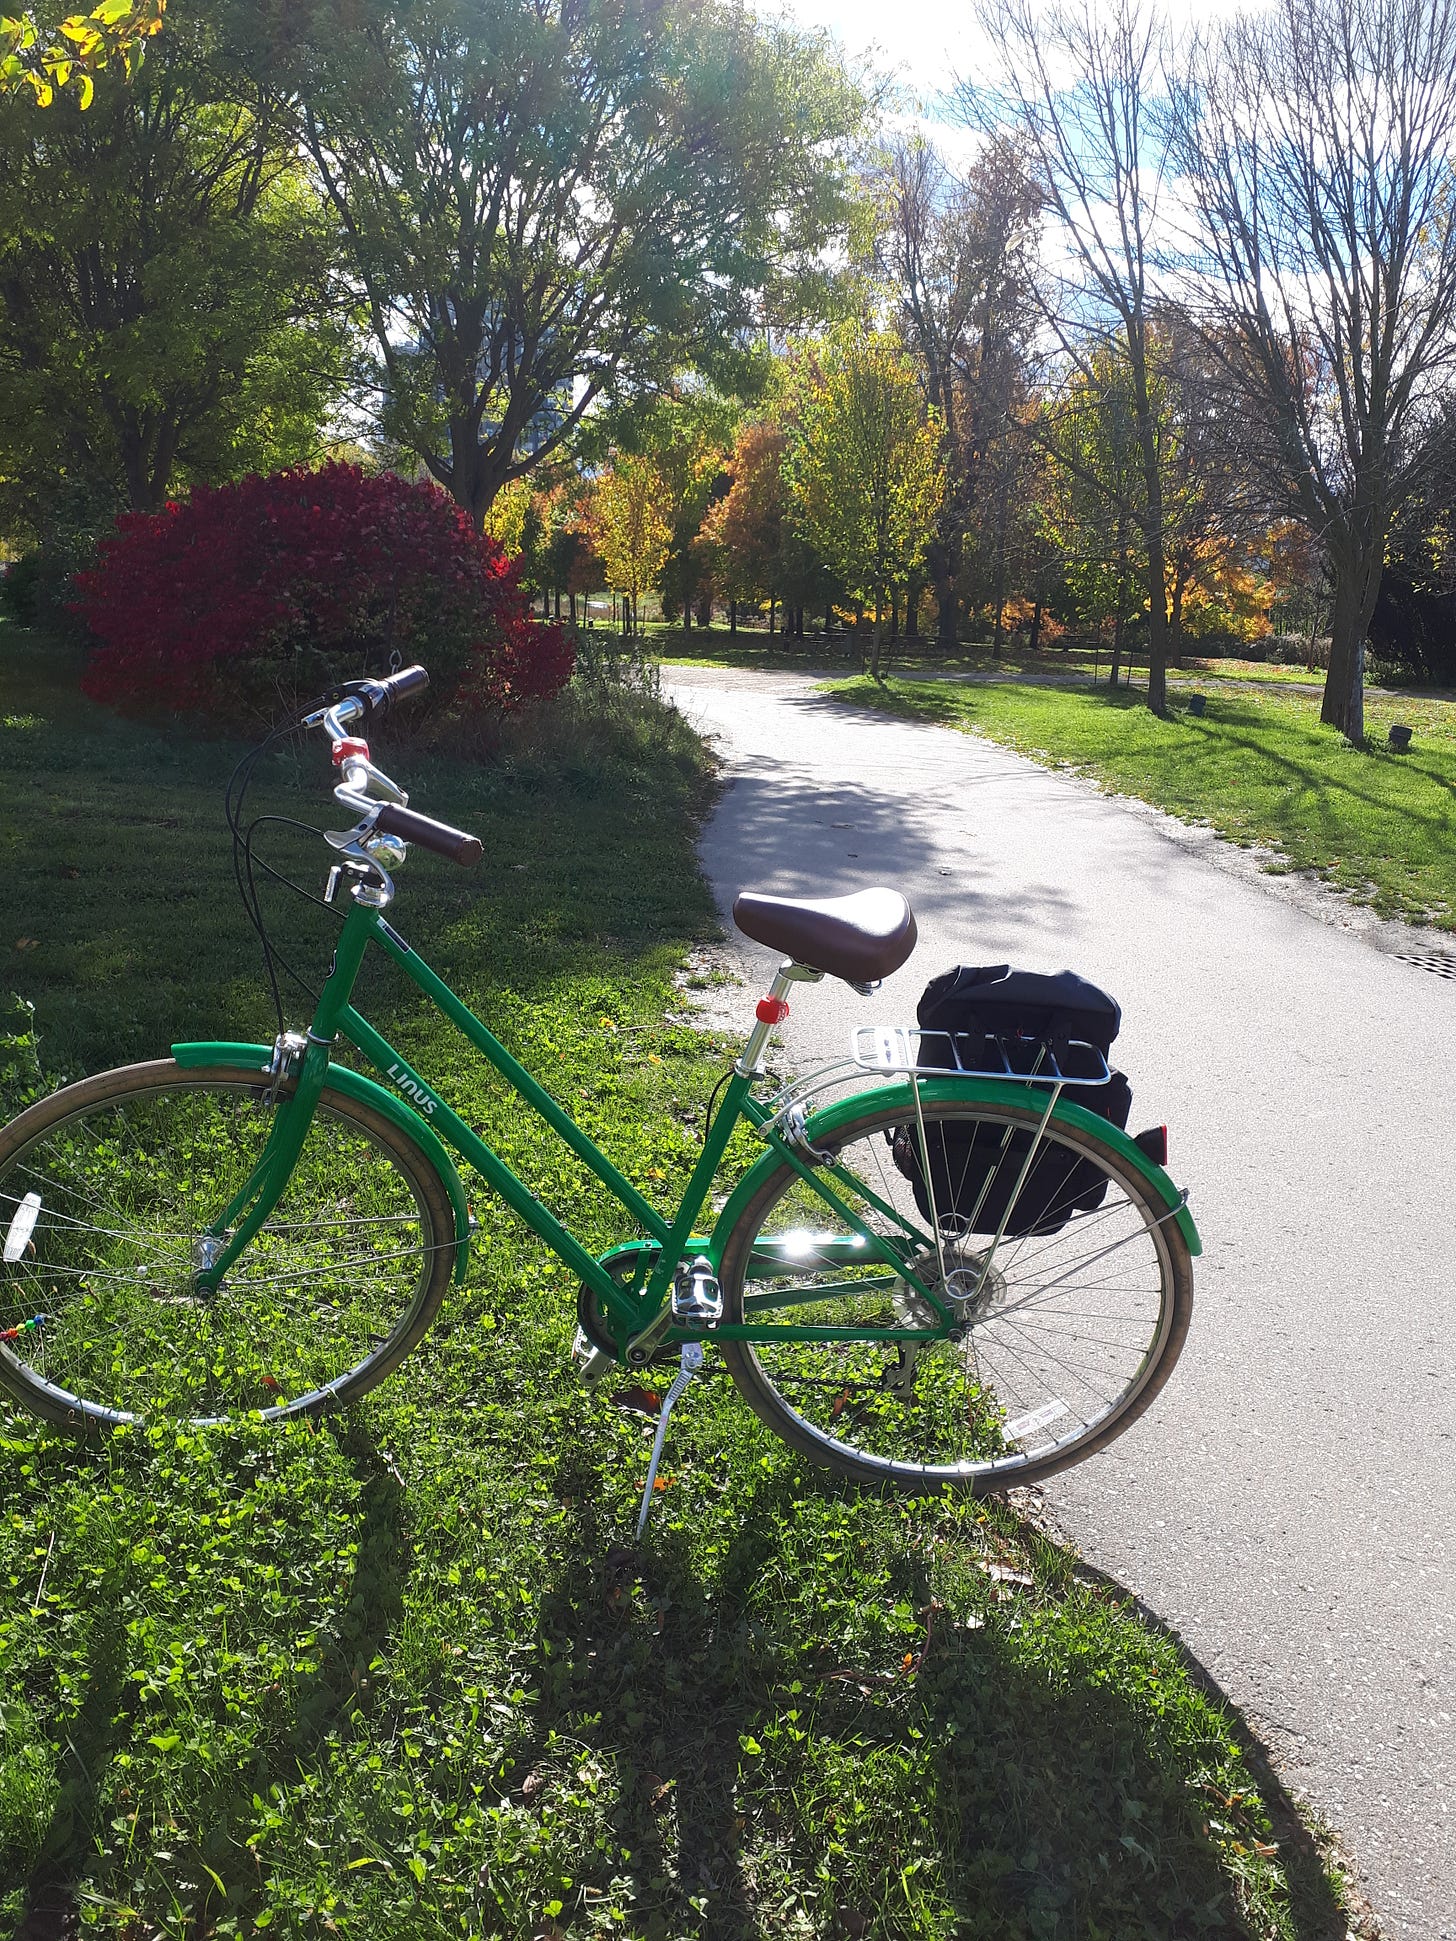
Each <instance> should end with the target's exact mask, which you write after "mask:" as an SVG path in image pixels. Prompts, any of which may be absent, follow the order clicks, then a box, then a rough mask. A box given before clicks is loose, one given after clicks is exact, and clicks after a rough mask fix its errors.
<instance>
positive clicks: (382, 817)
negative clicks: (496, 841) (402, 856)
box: [374, 802, 483, 866]
mask: <svg viewBox="0 0 1456 1941" xmlns="http://www.w3.org/2000/svg"><path fill="white" fill-rule="evenodd" d="M374 827H375V828H376V829H378V830H379V832H380V833H381V835H385V836H402V837H403V838H404V840H405V841H406V842H417V843H418V844H419V845H420V847H421V848H422V849H433V850H434V852H435V854H436V855H437V856H444V857H446V858H447V859H448V860H449V861H450V862H452V863H460V864H461V865H462V866H468V865H469V864H471V863H478V862H479V861H480V858H481V855H482V853H483V851H482V846H481V841H480V837H479V836H471V835H467V834H466V832H465V830H463V829H452V828H451V827H450V825H449V823H448V822H433V821H431V819H430V817H429V816H427V815H418V814H417V813H416V812H415V811H414V810H413V809H402V808H400V806H399V805H398V803H396V802H386V803H385V805H384V807H383V808H382V809H381V810H380V811H379V814H378V815H377V816H376V817H375V818H374Z"/></svg>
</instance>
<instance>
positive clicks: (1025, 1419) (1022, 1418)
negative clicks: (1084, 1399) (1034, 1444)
mask: <svg viewBox="0 0 1456 1941" xmlns="http://www.w3.org/2000/svg"><path fill="white" fill-rule="evenodd" d="M1071 1413H1072V1411H1071V1409H1070V1408H1069V1407H1068V1406H1067V1404H1066V1403H1065V1402H1062V1401H1053V1402H1043V1403H1042V1405H1041V1407H1040V1408H1039V1409H1029V1410H1028V1411H1027V1413H1026V1414H1025V1415H1018V1416H1017V1417H1016V1419H1015V1421H1014V1422H1008V1423H1007V1424H1006V1434H1007V1435H1008V1436H1009V1437H1010V1438H1011V1440H1012V1441H1013V1442H1020V1441H1022V1440H1023V1438H1025V1437H1026V1436H1029V1435H1035V1433H1036V1431H1037V1430H1038V1429H1044V1428H1045V1427H1046V1426H1047V1424H1048V1423H1049V1422H1055V1421H1056V1420H1057V1418H1058V1417H1059V1416H1063V1415H1070V1414H1071Z"/></svg>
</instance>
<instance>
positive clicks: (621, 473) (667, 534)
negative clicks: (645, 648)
mask: <svg viewBox="0 0 1456 1941" xmlns="http://www.w3.org/2000/svg"><path fill="white" fill-rule="evenodd" d="M676 510H677V503H676V496H675V494H674V493H673V490H672V487H671V486H670V485H669V484H668V482H667V480H666V479H665V478H664V477H663V475H662V472H661V471H660V469H659V468H658V466H657V465H656V464H655V463H654V462H653V461H652V459H650V458H646V457H641V458H638V457H618V458H616V459H614V460H613V462H612V465H611V467H610V469H609V470H608V471H606V472H604V473H603V474H602V476H601V477H600V478H599V479H598V480H597V481H596V487H595V490H594V491H593V493H592V503H591V511H590V515H589V529H590V532H591V539H592V544H593V545H594V546H595V548H596V550H597V552H598V553H600V554H601V558H602V564H603V565H604V566H605V567H606V569H607V584H608V586H611V587H615V588H616V589H617V591H618V592H619V593H628V594H630V595H631V596H632V599H633V601H634V602H635V601H636V599H637V596H638V594H639V593H640V592H641V591H642V589H643V588H645V587H647V586H650V585H651V584H652V581H653V580H654V579H655V578H656V577H657V575H658V573H659V572H660V571H661V570H662V564H663V561H664V560H665V559H666V558H667V553H668V548H669V546H671V544H672V521H673V515H674V513H675V512H676Z"/></svg>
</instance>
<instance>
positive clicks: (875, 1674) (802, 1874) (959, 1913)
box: [515, 1456, 1348, 1941]
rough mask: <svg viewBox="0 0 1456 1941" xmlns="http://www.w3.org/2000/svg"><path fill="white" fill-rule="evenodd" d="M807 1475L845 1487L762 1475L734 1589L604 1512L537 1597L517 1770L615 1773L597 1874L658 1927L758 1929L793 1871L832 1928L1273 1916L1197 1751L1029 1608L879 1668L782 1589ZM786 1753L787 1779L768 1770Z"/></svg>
mask: <svg viewBox="0 0 1456 1941" xmlns="http://www.w3.org/2000/svg"><path fill="white" fill-rule="evenodd" d="M589 1481H590V1479H589V1477H588V1476H587V1475H585V1474H580V1475H578V1474H577V1473H576V1472H575V1468H574V1464H573V1460H572V1458H571V1457H570V1456H568V1457H566V1458H565V1459H564V1461H563V1464H562V1467H561V1470H560V1472H559V1474H558V1479H557V1487H558V1490H559V1491H560V1492H561V1493H562V1494H563V1495H565V1496H569V1497H571V1498H572V1499H573V1500H574V1501H576V1502H579V1503H580V1502H587V1503H590V1500H591V1499H590V1496H589V1493H585V1492H587V1491H588V1486H589ZM806 1493H807V1494H813V1495H817V1496H833V1495H835V1494H836V1493H837V1490H836V1486H835V1485H833V1484H827V1483H826V1484H818V1483H816V1482H815V1481H814V1480H813V1479H812V1478H811V1479H809V1480H807V1481H806V1480H805V1479H804V1478H803V1477H802V1476H794V1475H792V1474H789V1475H785V1474H783V1473H782V1472H781V1473H780V1474H779V1475H778V1476H777V1477H776V1478H773V1479H771V1480H770V1479H765V1480H762V1481H760V1482H757V1483H756V1484H755V1485H753V1486H751V1487H750V1488H749V1489H748V1491H747V1492H746V1493H745V1495H744V1497H743V1500H742V1502H741V1505H740V1508H739V1514H738V1517H737V1522H738V1528H739V1534H738V1535H737V1536H736V1538H734V1539H733V1541H732V1543H731V1546H730V1548H729V1550H728V1552H727V1555H726V1556H725V1557H724V1558H723V1560H722V1564H721V1568H720V1570H719V1572H718V1573H717V1575H716V1577H715V1580H714V1581H713V1582H712V1583H711V1584H708V1583H705V1582H704V1581H703V1579H702V1578H701V1576H700V1575H699V1574H698V1573H697V1572H696V1571H695V1569H694V1568H693V1566H692V1565H691V1564H690V1563H689V1561H688V1559H687V1554H686V1546H685V1544H684V1542H683V1540H682V1537H681V1535H680V1534H679V1533H675V1532H673V1531H672V1530H670V1529H669V1530H665V1531H662V1532H660V1533H657V1534H656V1535H655V1536H654V1537H653V1539H652V1540H651V1541H650V1542H649V1544H648V1546H647V1547H645V1548H643V1549H640V1550H635V1549H629V1548H627V1547H625V1546H612V1545H609V1544H608V1543H607V1538H608V1537H609V1536H610V1535H611V1534H613V1533H611V1532H608V1531H606V1530H603V1529H601V1528H599V1527H598V1525H597V1523H596V1520H595V1518H594V1517H593V1516H592V1514H591V1512H590V1510H588V1511H587V1512H586V1513H585V1514H584V1515H583V1517H582V1523H581V1529H580V1537H581V1542H580V1546H579V1549H578V1550H576V1551H575V1552H574V1554H573V1556H572V1558H571V1560H570V1561H569V1563H568V1564H567V1565H566V1566H565V1567H564V1568H563V1569H562V1570H561V1572H560V1573H559V1574H558V1576H557V1578H556V1581H555V1583H554V1585H553V1586H552V1587H551V1588H550V1589H549V1590H548V1592H547V1593H546V1595H545V1596H544V1597H543V1599H542V1602H541V1605H540V1645H539V1658H538V1664H537V1672H536V1677H537V1682H538V1686H539V1694H540V1696H539V1700H538V1703H537V1706H536V1712H535V1720H534V1732H533V1735H532V1739H531V1742H530V1743H529V1744H528V1745H527V1746H526V1747H525V1748H524V1749H522V1750H521V1751H520V1752H519V1755H518V1759H519V1763H518V1766H517V1771H516V1776H515V1785H516V1788H517V1789H518V1791H519V1792H520V1794H521V1796H522V1797H523V1798H525V1799H526V1800H527V1801H528V1802H534V1803H535V1804H536V1805H537V1806H538V1807H547V1808H549V1807H550V1806H551V1804H552V1793H553V1788H554V1787H555V1786H556V1785H557V1784H561V1785H569V1784H570V1777H569V1774H567V1773H565V1772H562V1771H560V1770H557V1771H553V1768H552V1759H553V1754H552V1748H553V1747H556V1748H559V1747H560V1746H562V1745H563V1744H566V1745H569V1746H571V1747H572V1748H573V1754H572V1759H573V1762H574V1761H575V1760H577V1759H579V1758H580V1757H581V1753H582V1749H583V1748H585V1749H588V1750H589V1751H590V1752H591V1753H594V1754H596V1755H598V1756H599V1759H600V1762H601V1764H602V1766H603V1767H604V1768H605V1769H606V1770H607V1771H608V1772H614V1773H615V1775H616V1778H617V1791H616V1795H615V1798H614V1800H613V1801H612V1803H611V1805H610V1807H609V1809H608V1817H609V1828H610V1831H609V1841H610V1847H609V1851H608V1852H607V1853H605V1854H604V1855H603V1857H602V1863H601V1866H600V1868H599V1871H598V1877H597V1878H595V1879H593V1878H591V1877H590V1874H589V1873H588V1875H587V1877H586V1878H585V1879H584V1881H583V1883H582V1885H583V1886H584V1888H585V1889H586V1891H587V1892H588V1893H594V1894H600V1895H602V1896H603V1897H615V1898H617V1899H618V1900H620V1898H621V1894H622V1879H621V1876H622V1872H623V1870H624V1869H625V1871H626V1872H627V1873H628V1875H629V1877H630V1880H631V1908H632V1916H633V1919H634V1920H635V1921H636V1923H637V1924H638V1925H637V1928H636V1929H634V1932H640V1933H641V1934H642V1935H643V1936H644V1937H645V1938H646V1941H661V1938H662V1937H670V1936H678V1935H682V1934H693V1935H701V1936H702V1937H704V1941H750V1938H751V1937H752V1938H756V1937H762V1936H763V1935H765V1934H768V1933H772V1932H773V1931H774V1927H775V1909H776V1907H780V1906H781V1905H782V1904H783V1900H786V1899H787V1898H788V1895H789V1890H790V1885H791V1884H792V1886H793V1887H794V1888H796V1889H797V1890H798V1891H800V1892H803V1891H804V1890H805V1889H806V1888H808V1892H807V1895H806V1898H807V1899H808V1900H809V1901H811V1902H813V1903H815V1905H816V1907H817V1910H818V1912H817V1920H816V1926H815V1928H814V1932H815V1933H816V1934H821V1935H824V1936H826V1937H833V1936H849V1937H854V1936H861V1935H868V1934H874V1935H876V1936H885V1937H890V1936H906V1937H910V1936H921V1935H925V1936H931V1935H935V1936H940V1935H951V1934H954V1935H955V1936H957V1937H958V1938H959V1937H964V1938H965V1941H1083V1937H1086V1936H1089V1935H1094V1934H1106V1935H1114V1936H1116V1937H1118V1941H1182V1937H1184V1936H1190V1937H1191V1936H1194V1935H1198V1936H1220V1937H1224V1936H1227V1937H1230V1938H1232V1937H1237V1936H1243V1935H1246V1934H1248V1933H1249V1932H1250V1929H1249V1928H1248V1926H1247V1925H1246V1923H1245V1922H1244V1920H1243V1919H1242V1917H1241V1913H1240V1909H1239V1906H1238V1903H1237V1897H1236V1894H1235V1891H1234V1889H1233V1887H1232V1885H1231V1883H1230V1879H1229V1875H1228V1873H1227V1871H1226V1858H1227V1856H1226V1854H1225V1860H1224V1863H1222V1864H1221V1860H1220V1855H1219V1853H1218V1851H1217V1849H1216V1848H1215V1846H1214V1844H1213V1842H1212V1840H1211V1839H1210V1837H1209V1834H1208V1830H1207V1826H1206V1822H1205V1820H1204V1817H1203V1815H1204V1812H1205V1811H1206V1810H1216V1807H1215V1806H1213V1805H1212V1804H1210V1802H1208V1801H1207V1800H1206V1799H1205V1801H1204V1802H1203V1805H1202V1806H1200V1804H1199V1799H1198V1794H1197V1792H1196V1791H1195V1790H1194V1789H1193V1787H1192V1785H1191V1782H1190V1764H1192V1763H1196V1762H1195V1761H1193V1760H1191V1759H1190V1753H1189V1749H1188V1747H1187V1746H1186V1745H1185V1746H1184V1747H1183V1748H1182V1751H1181V1755H1180V1751H1179V1748H1178V1747H1177V1746H1176V1745H1174V1744H1173V1743H1172V1739H1173V1736H1174V1735H1173V1734H1172V1733H1170V1732H1160V1729H1159V1725H1158V1724H1157V1723H1156V1722H1155V1723H1154V1724H1153V1725H1152V1726H1151V1727H1150V1724H1149V1717H1148V1713H1147V1711H1146V1710H1144V1711H1143V1712H1142V1713H1141V1714H1139V1713H1138V1712H1137V1711H1135V1710H1134V1709H1133V1708H1132V1707H1131V1706H1130V1705H1129V1704H1128V1702H1127V1701H1126V1699H1125V1698H1124V1696H1123V1694H1122V1693H1121V1692H1120V1691H1118V1690H1116V1689H1114V1688H1113V1682H1112V1681H1104V1680H1103V1679H1102V1678H1101V1677H1100V1675H1099V1672H1098V1667H1097V1665H1096V1664H1095V1662H1092V1663H1088V1664H1085V1665H1083V1666H1081V1667H1079V1668H1078V1673H1077V1675H1074V1676H1073V1677H1072V1678H1070V1679H1069V1680H1066V1681H1064V1682H1059V1681H1057V1680H1055V1679H1051V1678H1049V1676H1048V1672H1047V1669H1046V1667H1045V1666H1044V1665H1040V1664H1034V1663H1032V1662H1031V1661H1030V1660H1029V1658H1028V1656H1027V1654H1026V1653H1024V1652H1019V1651H1018V1649H1017V1643H1016V1631H1017V1628H1018V1626H1019V1624H1020V1623H1021V1619H1020V1617H1018V1616H1010V1615H1008V1616H1006V1617H999V1616H993V1617H992V1618H990V1619H988V1620H987V1621H986V1622H985V1623H984V1624H983V1625H980V1626H978V1627H976V1628H962V1627H959V1626H956V1625H954V1624H951V1623H950V1622H949V1621H944V1620H943V1621H941V1622H940V1623H937V1622H935V1621H934V1619H933V1618H932V1621H931V1624H930V1629H929V1635H928V1638H927V1640H926V1643H925V1647H924V1650H923V1652H922V1653H921V1655H920V1656H919V1658H918V1660H917V1662H916V1663H915V1665H914V1668H913V1675H911V1674H910V1673H909V1672H907V1671H905V1670H903V1668H901V1667H899V1666H898V1665H891V1666H889V1667H887V1668H886V1669H882V1670H875V1669H866V1667H865V1666H864V1665H863V1664H858V1665H856V1664H853V1663H850V1664H841V1663H840V1662H839V1656H838V1654H837V1652H836V1650H835V1649H834V1647H833V1646H832V1644H831V1643H830V1642H829V1641H828V1640H827V1639H826V1638H824V1637H818V1638H816V1637H814V1636H804V1635H796V1634H795V1632H794V1629H793V1626H792V1623H791V1621H784V1620H783V1619H782V1618H778V1617H776V1616H775V1615H774V1613H773V1612H772V1610H770V1609H766V1607H765V1602H764V1598H763V1595H762V1587H763V1582H764V1579H765V1577H766V1576H768V1577H770V1578H771V1577H772V1576H773V1574H774V1567H775V1551H776V1543H777V1533H778V1532H779V1531H781V1530H782V1528H783V1526H784V1523H785V1519H792V1517H793V1516H794V1512H795V1508H796V1505H798V1504H800V1503H801V1502H802V1500H803V1498H804V1496H805V1495H806ZM659 1514H660V1513H659ZM1102 1581H1103V1582H1104V1584H1107V1580H1102ZM1107 1588H1108V1589H1109V1590H1110V1591H1112V1592H1115V1593H1116V1598H1117V1601H1118V1603H1119V1604H1123V1603H1126V1602H1127V1601H1128V1600H1127V1598H1126V1594H1125V1593H1122V1592H1121V1591H1120V1590H1118V1589H1117V1587H1116V1586H1112V1585H1110V1584H1108V1585H1107ZM883 1594H884V1595H885V1597H886V1598H888V1599H899V1600H901V1601H902V1602H904V1603H908V1604H909V1605H910V1606H911V1607H913V1608H914V1609H915V1610H916V1611H917V1612H919V1613H920V1614H921V1615H922V1618H923V1617H924V1616H925V1614H926V1613H927V1612H929V1613H934V1612H936V1611H938V1610H939V1606H938V1605H936V1604H935V1602H934V1599H933V1594H932V1588H931V1584H930V1582H929V1576H928V1572H927V1569H926V1565H925V1562H924V1561H923V1560H922V1559H921V1558H918V1557H916V1556H915V1555H913V1554H902V1555H899V1556H897V1557H896V1559H895V1561H894V1563H893V1564H892V1567H891V1570H890V1575H889V1581H888V1582H887V1583H886V1584H885V1585H884V1587H883ZM1030 1621H1032V1620H1030V1619H1028V1622H1030ZM1184 1662H1185V1665H1187V1666H1188V1668H1189V1669H1190V1670H1191V1671H1192V1672H1193V1674H1194V1676H1195V1678H1196V1680H1197V1681H1198V1682H1199V1683H1200V1684H1201V1685H1202V1686H1203V1687H1204V1688H1205V1691H1206V1693H1207V1694H1208V1695H1209V1696H1210V1697H1211V1698H1212V1699H1213V1701H1214V1703H1215V1704H1221V1703H1222V1702H1223V1701H1222V1700H1221V1698H1220V1695H1219V1694H1218V1693H1217V1690H1216V1688H1215V1687H1213V1685H1212V1681H1211V1680H1209V1679H1208V1678H1207V1675H1206V1674H1205V1673H1204V1672H1203V1670H1202V1668H1201V1667H1200V1666H1197V1665H1196V1664H1193V1663H1192V1662H1191V1661H1189V1660H1187V1658H1186V1657H1185V1659H1184ZM1155 1716H1156V1714H1155ZM1233 1733H1234V1735H1235V1736H1236V1738H1237V1740H1238V1743H1239V1744H1240V1746H1241V1747H1242V1749H1243V1750H1244V1752H1245V1755H1246V1759H1247V1761H1248V1763H1249V1765H1250V1767H1251V1768H1252V1770H1253V1771H1254V1773H1255V1775H1256V1777H1257V1780H1258V1783H1259V1788H1260V1792H1261V1794H1262V1797H1263V1802H1264V1805H1265V1807H1266V1808H1267V1810H1268V1812H1269V1814H1270V1816H1271V1818H1272V1820H1273V1823H1274V1825H1275V1827H1276V1829H1277V1838H1278V1840H1279V1843H1280V1847H1281V1850H1282V1859H1283V1865H1284V1869H1285V1877H1286V1879H1287V1881H1288V1883H1289V1886H1290V1890H1291V1895H1292V1908H1291V1913H1290V1916H1289V1929H1288V1931H1289V1933H1290V1934H1291V1935H1292V1936H1294V1937H1296V1938H1297V1941H1345V1936H1346V1934H1347V1931H1348V1930H1347V1923H1346V1920H1345V1917H1344V1915H1343V1914H1342V1912H1341V1910H1340V1908H1339V1906H1338V1905H1337V1902H1336V1899H1335V1897H1334V1895H1333V1893H1332V1891H1331V1889H1330V1886H1329V1883H1328V1881H1327V1879H1326V1876H1325V1873H1324V1868H1323V1864H1322V1860H1321V1855H1320V1851H1319V1849H1318V1847H1317V1845H1316V1843H1315V1841H1314V1840H1313V1839H1312V1838H1311V1836H1310V1834H1309V1833H1308V1831H1307V1830H1306V1828H1305V1827H1304V1825H1303V1823H1302V1821H1301V1820H1300V1817H1299V1814H1298V1812H1297V1810H1296V1809H1295V1807H1294V1805H1293V1803H1292V1801H1291V1800H1290V1799H1289V1798H1288V1796H1287V1795H1286V1794H1285V1792H1284V1791H1283V1789H1282V1787H1281V1785H1280V1783H1279V1781H1278V1779H1277V1778H1276V1777H1275V1775H1274V1773H1273V1771H1272V1770H1271V1768H1270V1766H1269V1764H1268V1761H1267V1759H1266V1758H1265V1757H1264V1755H1263V1753H1262V1750H1261V1749H1260V1748H1259V1747H1258V1746H1257V1744H1256V1742H1254V1741H1253V1740H1252V1738H1251V1737H1250V1736H1249V1735H1248V1733H1247V1731H1246V1730H1245V1729H1244V1728H1243V1727H1242V1726H1241V1725H1240V1724H1235V1725H1234V1727H1233ZM826 1746H828V1747H830V1748H831V1751H830V1754H829V1756H828V1757H827V1758H826V1756H825V1753H824V1748H825V1747H826ZM766 1752H767V1753H769V1754H771V1755H772V1770H773V1777H772V1779H771V1780H768V1781H765V1782H763V1783H760V1782H759V1780H758V1778H757V1772H758V1771H760V1770H763V1768H759V1767H757V1765H756V1762H757V1760H758V1758H759V1756H760V1755H761V1754H764V1753H766ZM560 1757H561V1756H560V1752H559V1750H558V1751H557V1752H556V1754H555V1758H556V1760H557V1762H558V1766H559V1763H560ZM768 1763H769V1761H768V1760H767V1759H765V1761H764V1766H765V1767H767V1765H768ZM617 1854H620V1855H622V1856H625V1859H624V1860H623V1861H621V1862H619V1863H617V1864H616V1865H615V1866H614V1858H615V1855H617ZM614 1877H615V1880H616V1882H617V1885H616V1887H615V1889H614V1888H613V1880H614ZM811 1884H812V1885H811ZM780 1889H782V1893H783V1899H782V1900H781V1899H780V1898H778V1895H779V1890H780Z"/></svg>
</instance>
